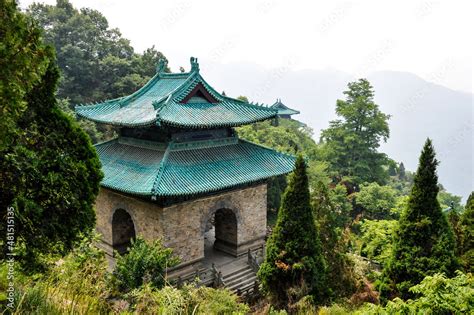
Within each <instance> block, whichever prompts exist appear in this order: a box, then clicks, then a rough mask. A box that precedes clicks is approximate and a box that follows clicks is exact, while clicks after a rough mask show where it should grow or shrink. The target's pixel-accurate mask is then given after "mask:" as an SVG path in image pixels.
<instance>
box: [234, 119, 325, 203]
mask: <svg viewBox="0 0 474 315" xmlns="http://www.w3.org/2000/svg"><path fill="white" fill-rule="evenodd" d="M236 130H237V132H238V134H239V137H241V138H243V139H246V140H248V141H252V142H255V143H257V144H261V145H264V146H267V147H270V148H272V149H275V150H277V151H280V152H285V153H290V154H295V152H298V153H301V154H303V155H304V156H305V158H307V162H308V170H307V171H308V176H309V180H310V185H314V184H316V183H317V182H319V181H322V182H323V183H329V177H328V174H327V168H328V163H327V162H325V161H322V160H321V159H320V157H321V153H320V148H319V146H318V145H317V144H316V142H314V140H313V138H312V136H313V131H312V130H311V129H310V128H309V127H307V126H305V125H303V124H301V123H300V122H299V121H296V120H290V119H282V120H281V121H280V123H279V125H278V126H274V125H272V124H271V122H269V121H264V122H259V123H256V124H252V125H247V126H242V127H239V128H236ZM285 187H286V184H284V183H283V180H281V179H277V180H272V181H271V182H270V185H269V208H270V209H278V206H279V201H280V200H279V197H278V196H281V194H282V193H283V191H284V189H285Z"/></svg>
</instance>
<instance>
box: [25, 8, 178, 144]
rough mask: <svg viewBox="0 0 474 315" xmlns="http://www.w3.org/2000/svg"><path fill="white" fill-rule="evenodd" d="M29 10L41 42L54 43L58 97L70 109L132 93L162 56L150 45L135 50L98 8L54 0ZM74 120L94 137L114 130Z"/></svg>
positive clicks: (107, 135)
mask: <svg viewBox="0 0 474 315" xmlns="http://www.w3.org/2000/svg"><path fill="white" fill-rule="evenodd" d="M28 13H29V14H30V16H32V17H33V18H34V19H35V20H36V21H37V23H38V24H39V26H40V27H41V28H42V29H43V30H44V37H45V41H46V43H48V44H51V45H53V46H54V47H55V48H56V53H57V60H58V65H59V68H60V69H61V73H62V79H61V81H60V83H59V89H58V97H59V98H60V99H68V100H69V102H68V104H70V106H71V108H72V107H73V106H75V105H78V104H81V103H90V102H97V101H103V100H105V99H113V98H116V97H121V96H125V95H129V94H131V93H133V92H135V91H136V90H138V89H139V88H140V87H141V86H143V85H144V84H145V83H146V82H147V81H148V80H149V79H150V78H151V77H152V76H153V75H155V73H156V65H157V63H158V60H159V59H160V58H165V57H164V55H163V54H162V53H161V52H159V51H157V50H156V49H155V47H154V46H153V47H151V48H148V49H147V50H145V51H144V52H143V53H142V54H137V53H135V52H134V50H133V47H132V46H131V45H130V41H129V40H128V39H125V38H123V37H122V34H121V33H120V31H119V30H118V29H115V28H110V27H109V24H108V21H107V19H106V18H105V17H104V16H103V15H102V14H101V13H100V12H99V11H96V10H92V9H89V8H83V9H81V10H77V9H75V8H74V7H73V5H72V4H71V3H70V2H69V0H58V1H57V3H56V5H46V4H41V3H33V4H32V5H31V6H29V8H28ZM166 71H169V69H168V68H167V69H166ZM79 124H80V125H81V127H83V128H84V130H85V131H86V132H87V133H88V134H89V135H90V137H91V138H92V139H93V140H98V141H103V140H107V139H110V138H112V137H113V136H114V135H115V133H114V131H115V129H114V128H111V127H110V126H105V125H98V126H97V127H96V126H95V123H91V122H86V121H85V120H83V119H81V120H79Z"/></svg>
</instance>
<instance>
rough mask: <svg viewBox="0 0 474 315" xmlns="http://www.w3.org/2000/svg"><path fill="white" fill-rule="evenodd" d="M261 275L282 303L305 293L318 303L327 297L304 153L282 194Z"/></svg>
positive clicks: (280, 303)
mask: <svg viewBox="0 0 474 315" xmlns="http://www.w3.org/2000/svg"><path fill="white" fill-rule="evenodd" d="M258 276H259V278H260V280H261V281H262V285H263V288H264V290H265V291H267V292H268V293H270V295H271V296H272V297H273V298H274V299H275V302H277V303H278V304H279V305H284V304H285V303H287V302H289V303H294V302H296V301H297V300H298V299H299V298H301V297H302V296H303V295H306V294H311V295H313V296H314V298H315V300H316V301H317V302H319V303H320V302H321V301H323V299H324V298H326V281H325V278H326V266H325V262H324V258H323V255H322V248H321V242H320V240H319V236H318V231H317V228H316V224H315V221H314V216H313V212H312V209H311V205H310V195H309V189H308V175H307V174H306V163H305V161H304V159H303V157H302V156H301V155H299V156H298V158H297V159H296V163H295V169H294V172H293V174H292V175H291V176H290V180H289V183H288V187H287V189H286V190H285V193H284V195H283V200H282V205H281V208H280V210H279V212H278V219H277V223H276V225H275V228H274V229H273V233H272V235H271V236H270V238H269V239H268V241H267V249H266V258H265V261H264V263H263V264H262V266H261V268H260V270H259V272H258Z"/></svg>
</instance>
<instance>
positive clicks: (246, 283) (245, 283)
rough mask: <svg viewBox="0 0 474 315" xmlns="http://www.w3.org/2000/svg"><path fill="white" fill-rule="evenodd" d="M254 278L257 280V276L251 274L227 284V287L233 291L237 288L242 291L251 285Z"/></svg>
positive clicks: (253, 282)
mask: <svg viewBox="0 0 474 315" xmlns="http://www.w3.org/2000/svg"><path fill="white" fill-rule="evenodd" d="M255 280H257V277H256V276H253V277H249V278H246V279H242V281H240V282H237V283H234V284H232V285H228V286H227V287H228V288H229V289H230V290H231V291H233V292H236V291H237V290H239V289H240V290H241V291H243V290H245V289H247V288H248V287H250V286H253V285H254V284H255Z"/></svg>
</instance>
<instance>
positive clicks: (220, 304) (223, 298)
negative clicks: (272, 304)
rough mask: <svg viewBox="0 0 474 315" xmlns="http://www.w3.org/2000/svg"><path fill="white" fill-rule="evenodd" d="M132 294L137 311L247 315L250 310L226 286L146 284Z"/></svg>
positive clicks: (141, 312)
mask: <svg viewBox="0 0 474 315" xmlns="http://www.w3.org/2000/svg"><path fill="white" fill-rule="evenodd" d="M131 294H132V296H133V309H134V312H135V313H136V314H247V313H248V311H249V307H248V306H247V305H246V304H243V303H240V302H239V301H238V297H237V296H236V295H234V294H232V293H231V292H230V291H229V290H227V289H213V288H207V287H200V288H194V287H192V286H184V287H183V288H182V289H176V288H173V287H169V286H167V287H164V288H163V289H161V290H155V289H153V288H152V287H151V286H149V285H145V286H144V287H143V288H141V289H140V290H135V291H133V292H132V293H131Z"/></svg>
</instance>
